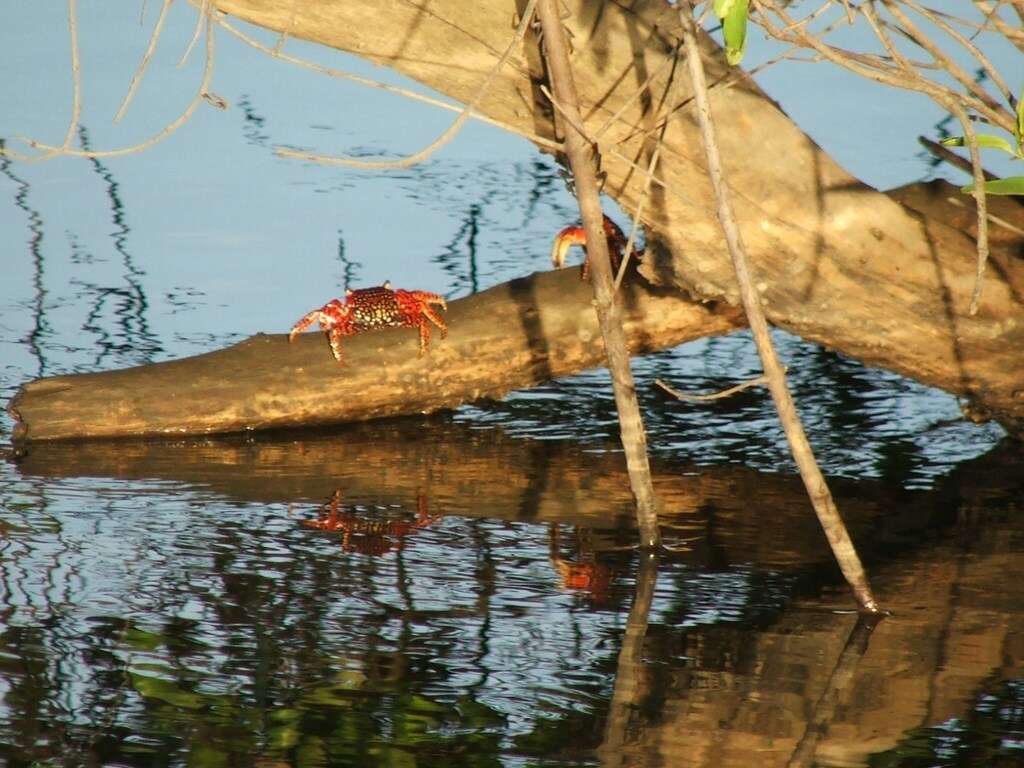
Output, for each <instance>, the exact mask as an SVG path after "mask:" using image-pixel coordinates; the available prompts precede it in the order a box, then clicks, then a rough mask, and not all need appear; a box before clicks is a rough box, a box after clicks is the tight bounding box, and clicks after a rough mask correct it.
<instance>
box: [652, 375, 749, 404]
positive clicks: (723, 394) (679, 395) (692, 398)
mask: <svg viewBox="0 0 1024 768" xmlns="http://www.w3.org/2000/svg"><path fill="white" fill-rule="evenodd" d="M654 383H655V384H657V385H658V386H659V387H661V388H662V389H663V390H665V391H666V392H668V393H669V394H670V395H672V397H674V398H676V399H677V400H683V401H685V402H693V403H705V402H709V401H711V400H724V399H725V398H727V397H732V396H733V395H735V394H737V393H739V392H743V391H744V390H747V389H751V388H753V387H760V386H763V385H765V384H767V383H768V377H767V376H765V375H764V374H762V375H760V376H757V377H755V378H753V379H747V381H744V382H742V383H740V384H736V385H735V386H732V387H729V388H728V389H723V390H721V391H720V392H712V393H711V394H708V395H691V394H688V393H686V392H680V391H679V390H678V389H675V388H673V387H671V386H669V385H668V384H666V383H665V382H664V381H662V380H661V379H655V380H654Z"/></svg>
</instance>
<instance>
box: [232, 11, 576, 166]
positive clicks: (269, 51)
mask: <svg viewBox="0 0 1024 768" xmlns="http://www.w3.org/2000/svg"><path fill="white" fill-rule="evenodd" d="M216 22H217V24H218V25H219V26H220V27H221V28H222V29H223V30H225V31H226V32H227V33H228V34H231V35H234V36H235V37H237V38H238V39H239V40H241V41H242V42H243V43H245V44H246V45H248V46H250V47H252V48H255V49H256V50H258V51H260V52H261V53H265V54H266V55H268V56H273V57H274V58H277V59H280V60H281V61H284V62H287V63H289V64H294V65H295V66H297V67H303V68H305V69H309V70H311V71H313V72H319V73H320V74H322V75H327V76H328V77H334V78H337V79H339V80H348V81H349V82H353V83H357V84H359V85H362V86H365V87H367V88H377V89H379V90H382V91H385V92H386V93H392V94H394V95H396V96H403V97H405V98H407V99H412V100H413V101H420V102H423V103H424V104H430V105H431V106H434V107H440V108H441V109H446V110H448V111H450V112H461V111H462V110H463V107H460V106H458V105H457V104H449V103H448V102H446V101H441V100H440V99H435V98H433V97H431V96H425V95H423V94H422V93H416V92H415V91H410V90H407V89H405V88H399V87H398V86H395V85H388V84H387V83H382V82H380V81H379V80H371V79H369V78H366V77H360V76H359V75H353V74H351V73H350V72H345V71H344V70H341V69H333V68H331V67H325V66H323V65H322V64H314V63H313V62H311V61H306V60H305V59H300V58H299V57H297V56H292V55H290V54H287V53H284V52H279V53H274V49H273V48H269V47H267V46H266V45H263V43H261V42H259V41H258V40H256V39H255V38H253V37H251V36H249V35H247V34H245V32H243V31H242V30H240V29H238V28H237V27H235V26H233V25H232V24H231V23H230V22H228V21H227V20H226V19H223V18H220V17H218V18H217V19H216ZM470 117H471V118H473V119H474V120H479V121H480V122H482V123H487V124H488V125H493V126H495V127H496V128H501V129H502V130H505V131H508V132H509V133H514V134H516V135H517V136H522V137H523V138H524V139H529V140H530V141H532V142H533V143H534V144H538V145H540V146H542V147H546V148H548V149H553V150H556V151H561V149H562V144H561V143H560V142H557V141H552V140H551V139H547V138H545V137H543V136H538V135H537V134H534V133H530V132H529V131H524V130H522V129H520V128H517V127H516V126H514V125H511V124H509V123H505V122H502V121H501V120H495V119H493V118H490V117H487V116H486V115H483V114H481V113H479V112H475V111H472V112H471V113H470Z"/></svg>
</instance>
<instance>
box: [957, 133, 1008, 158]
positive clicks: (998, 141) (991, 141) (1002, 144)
mask: <svg viewBox="0 0 1024 768" xmlns="http://www.w3.org/2000/svg"><path fill="white" fill-rule="evenodd" d="M974 138H976V139H977V140H978V146H979V147H984V148H985V149H1001V150H1003V152H1006V153H1008V154H1011V155H1013V156H1014V157H1017V150H1015V149H1014V148H1013V145H1012V144H1011V143H1010V142H1008V141H1007V140H1006V139H1004V138H1003V137H1002V136H992V135H991V134H988V133H979V134H978V135H977V136H975V137H974ZM941 143H942V146H944V147H963V146H966V144H967V141H966V139H964V137H963V136H951V137H949V138H948V139H943V140H942V142H941Z"/></svg>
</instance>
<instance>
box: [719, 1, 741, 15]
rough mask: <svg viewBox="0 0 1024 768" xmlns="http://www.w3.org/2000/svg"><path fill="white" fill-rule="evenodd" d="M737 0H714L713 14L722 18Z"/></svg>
mask: <svg viewBox="0 0 1024 768" xmlns="http://www.w3.org/2000/svg"><path fill="white" fill-rule="evenodd" d="M737 2H738V0H715V16H717V17H718V18H720V19H724V18H725V17H726V16H727V15H728V14H729V11H730V10H732V7H733V6H734V5H735V4H736V3H737Z"/></svg>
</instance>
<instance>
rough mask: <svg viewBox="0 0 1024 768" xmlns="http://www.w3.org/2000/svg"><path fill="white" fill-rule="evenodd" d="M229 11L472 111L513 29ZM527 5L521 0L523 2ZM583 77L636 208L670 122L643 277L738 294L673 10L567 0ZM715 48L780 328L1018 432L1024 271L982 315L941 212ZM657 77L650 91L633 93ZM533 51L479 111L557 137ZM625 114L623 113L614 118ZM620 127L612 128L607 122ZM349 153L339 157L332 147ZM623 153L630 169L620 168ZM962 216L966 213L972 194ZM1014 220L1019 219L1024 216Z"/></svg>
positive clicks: (445, 9)
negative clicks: (878, 183) (835, 142)
mask: <svg viewBox="0 0 1024 768" xmlns="http://www.w3.org/2000/svg"><path fill="white" fill-rule="evenodd" d="M215 5H216V6H217V7H218V8H220V9H221V10H223V11H224V12H226V13H228V14H230V15H231V16H235V17H238V18H241V19H244V20H246V21H250V22H253V23H255V24H258V25H260V26H263V27H266V28H268V29H272V30H288V31H289V33H290V34H291V35H292V36H294V37H300V38H304V39H307V40H312V41H315V42H319V43H323V44H325V45H329V46H333V47H335V48H339V49H342V50H346V51H351V52H353V53H355V54H357V55H359V56H361V57H364V58H366V59H369V60H370V61H373V62H375V63H378V64H381V65H385V66H388V67H392V68H394V69H396V70H398V71H400V72H403V73H405V74H407V75H409V76H411V77H412V78H414V79H416V80H419V81H420V82H423V83H425V84H427V85H429V86H431V87H432V88H435V89H437V90H439V91H441V92H443V93H445V94H448V95H449V96H451V97H453V98H454V99H457V100H459V101H461V102H468V101H469V100H470V99H471V98H472V97H473V96H474V94H475V93H476V91H477V89H478V88H479V85H480V83H481V82H482V80H483V78H484V77H485V75H486V74H487V72H488V71H489V70H490V69H491V67H492V66H493V65H494V63H495V62H496V60H497V58H498V56H499V55H500V53H501V51H502V50H503V49H504V47H505V46H506V45H507V43H508V41H509V40H510V39H511V35H512V28H511V24H512V21H513V19H512V16H513V14H512V5H511V4H509V3H507V2H505V1H504V0H480V1H478V2H473V3H471V4H470V3H466V2H465V0H436V1H435V2H432V3H430V4H429V5H426V4H422V5H420V4H415V3H409V2H405V1H404V0H324V1H323V2H319V3H316V4H313V5H311V4H308V3H300V4H298V5H296V4H295V3H294V2H292V0H216V1H215ZM517 6H521V3H520V4H517ZM566 7H567V9H568V15H567V18H566V19H565V23H566V25H567V26H568V28H569V30H570V32H571V34H572V39H573V45H574V54H573V66H574V68H575V71H576V73H577V79H578V81H579V83H578V85H579V92H580V99H581V101H582V106H583V111H584V113H585V117H586V127H587V130H588V131H589V132H590V133H592V134H597V133H598V131H599V129H600V128H601V127H602V126H604V125H605V124H606V122H607V123H608V127H607V130H606V131H605V132H604V133H603V134H602V136H601V147H602V150H603V158H604V165H603V170H604V171H605V172H606V174H607V184H606V187H605V189H606V191H607V192H608V193H609V194H610V195H612V196H613V197H615V198H616V199H617V200H618V201H619V202H620V203H622V204H623V205H624V206H625V207H626V208H627V209H632V208H633V207H634V206H635V205H636V203H637V201H638V200H639V198H640V196H641V191H642V189H643V186H644V174H643V172H642V171H641V170H638V169H637V167H634V166H631V165H630V164H628V163H627V162H626V159H629V160H633V161H635V162H636V163H638V164H639V166H641V167H644V168H646V164H647V162H648V158H649V156H650V154H651V153H652V151H653V149H654V146H655V139H656V136H657V134H658V132H659V130H660V128H661V127H662V126H663V125H664V126H666V130H665V133H664V143H663V147H662V152H661V158H662V159H661V163H660V166H659V171H658V174H659V176H660V178H661V179H663V180H664V181H665V182H666V184H667V185H668V188H667V189H666V188H662V187H659V186H657V185H655V187H654V188H653V192H652V194H651V198H650V201H649V203H648V206H647V208H646V211H645V215H644V223H645V224H646V225H647V227H648V231H649V233H650V235H651V237H650V239H651V240H652V241H653V247H652V248H651V256H650V258H649V259H648V262H647V264H646V266H645V267H644V270H643V272H644V274H645V275H646V276H647V277H648V278H649V279H650V280H652V281H653V282H654V283H657V284H661V285H668V286H682V287H684V288H686V289H687V290H689V291H691V292H693V293H694V294H695V295H697V296H700V297H702V298H705V299H710V298H719V297H726V298H727V299H729V300H730V301H733V302H734V301H735V298H736V291H735V286H734V280H733V275H732V267H731V265H730V264H729V260H728V258H727V256H726V253H725V249H724V246H723V241H722V238H721V234H720V231H719V226H718V222H717V220H716V218H715V214H714V210H713V197H712V194H711V189H710V186H709V184H708V182H707V180H706V178H705V172H704V160H703V157H702V151H701V142H700V138H699V136H698V133H697V129H696V125H695V121H694V119H693V115H692V106H691V104H690V96H691V92H690V87H689V83H688V79H687V78H686V77H685V75H684V74H683V73H682V68H681V67H679V66H677V65H676V64H673V63H672V59H673V57H674V56H675V54H676V51H677V49H678V46H679V40H680V35H679V33H678V19H677V16H676V12H675V10H674V9H673V8H671V7H670V6H669V5H668V4H667V3H665V2H663V0H640V1H639V2H635V3H631V4H628V5H626V4H619V3H613V2H603V3H593V2H583V1H582V0H567V2H566ZM706 44H707V46H708V48H707V50H708V61H707V63H706V66H707V67H708V71H709V77H710V78H711V79H712V80H713V81H714V80H715V79H716V78H718V79H719V80H720V81H723V82H724V81H725V80H726V79H731V80H732V83H731V84H730V85H729V86H728V87H714V88H713V90H712V108H713V110H714V111H715V114H716V116H717V119H718V121H719V125H720V132H721V134H722V136H721V138H720V143H721V149H722V152H723V156H724V158H725V164H726V169H725V170H726V176H727V179H728V180H729V183H730V185H731V187H732V193H733V200H734V204H735V206H736V209H737V216H738V219H739V221H740V225H741V228H742V232H743V237H744V240H745V242H746V245H747V247H748V249H749V252H750V254H751V259H752V262H753V271H754V273H755V275H756V276H757V278H758V283H759V287H760V289H761V294H762V298H763V300H764V302H765V305H766V311H767V313H768V316H769V319H770V321H771V322H772V323H774V324H776V325H778V326H780V327H783V328H786V329H787V330H789V331H792V332H793V333H796V334H798V335H800V336H802V337H804V338H807V339H810V340H813V341H817V342H820V343H822V344H824V345H826V346H828V347H830V348H834V349H837V350H840V351H842V352H844V353H846V354H848V355H851V356H853V357H855V358H857V359H859V360H861V361H863V362H864V363H865V364H867V365H871V366H879V367H885V368H889V369H891V370H894V371H897V372H900V373H902V374H905V375H907V376H911V377H913V378H915V379H918V380H920V381H922V382H925V383H927V384H930V385H934V386H937V387H941V388H943V389H946V390H948V391H950V392H954V393H956V394H958V395H961V396H964V397H965V398H967V399H969V400H970V401H971V402H972V404H973V409H974V411H975V413H978V414H979V415H984V414H985V413H990V414H992V415H993V416H995V417H996V418H998V419H999V420H1000V421H1002V422H1003V423H1004V424H1006V425H1007V426H1009V427H1011V429H1017V430H1019V429H1020V428H1021V426H1022V425H1024V353H1022V350H1024V262H1022V260H1021V259H1020V258H1019V256H1018V254H1017V253H1016V252H1015V251H1019V248H1020V242H1019V241H1016V242H1015V243H1013V244H1012V245H1011V247H1010V248H1008V249H997V250H996V251H995V252H994V253H993V256H992V259H991V263H990V266H989V270H988V274H987V277H986V281H985V290H984V295H983V300H982V303H981V309H980V312H979V313H978V314H977V315H976V316H974V317H971V316H969V315H968V313H967V307H968V305H969V302H970V296H971V291H972V289H973V285H974V269H975V267H974V264H975V249H974V242H973V240H972V239H971V238H970V237H969V236H968V235H967V234H966V233H965V232H964V231H961V230H958V229H955V228H953V227H951V226H949V225H948V223H947V221H946V220H945V217H944V216H942V215H939V216H937V217H922V216H921V215H919V214H917V213H915V212H914V211H912V210H909V209H908V208H906V207H904V206H903V205H900V204H899V203H897V202H895V201H894V200H893V199H891V198H889V197H888V196H886V195H885V194H882V193H879V192H877V191H876V190H874V189H872V188H870V187H868V186H866V185H864V184H862V183H860V182H859V181H858V180H857V179H855V178H854V177H852V176H851V175H850V174H848V173H847V172H846V171H844V170H843V169H842V168H841V167H839V165H838V164H836V163H835V162H834V161H833V160H832V159H831V158H830V157H829V156H828V155H827V154H826V153H825V152H823V151H822V150H821V149H820V148H819V147H818V146H817V145H815V143H814V142H813V141H811V140H810V139H809V138H808V137H807V136H806V135H804V134H803V133H802V132H801V131H800V130H799V129H798V128H797V127H796V126H795V125H794V124H793V123H792V122H791V121H790V120H789V119H788V118H787V117H786V115H785V114H783V113H782V112H781V111H780V110H779V109H778V108H777V106H776V105H775V104H774V103H773V102H772V101H771V100H770V99H768V98H767V97H765V96H764V95H763V94H762V93H761V92H760V91H759V90H758V88H757V87H756V86H755V85H754V84H753V83H752V82H750V81H749V80H747V79H745V78H744V77H743V76H742V74H741V73H737V72H736V71H733V72H729V71H728V70H727V69H726V68H725V65H724V63H723V62H722V60H721V58H720V56H719V55H718V52H717V51H716V50H714V47H713V45H712V44H711V43H710V42H707V41H706ZM648 78H650V83H649V85H648V86H647V87H646V88H645V90H644V92H643V93H642V94H641V95H640V97H639V98H636V99H633V100H632V101H630V99H631V97H632V96H633V94H634V92H635V91H636V90H637V89H638V88H639V87H640V86H641V85H643V84H644V83H645V82H646V81H648ZM543 81H544V73H543V70H542V69H541V65H540V60H539V58H538V56H537V53H536V41H535V40H534V39H533V38H532V37H531V36H527V39H526V40H525V41H524V44H523V46H522V50H520V51H516V52H515V53H514V55H513V56H512V59H511V61H510V62H509V63H508V64H507V65H506V66H505V68H504V69H503V70H502V72H501V73H500V75H499V77H497V78H496V80H495V82H494V84H493V85H492V87H491V88H490V90H489V91H488V93H487V95H486V96H485V98H483V99H482V101H481V102H480V108H479V111H480V112H482V113H484V114H486V115H487V116H489V117H492V118H495V119H498V120H502V121H505V122H506V123H509V124H511V125H513V126H516V127H517V128H518V129H519V130H523V131H528V132H531V133H533V134H535V135H541V136H545V137H549V138H550V137H552V136H553V129H552V127H551V120H550V108H549V106H548V104H547V102H546V99H545V98H544V97H543V95H541V93H540V91H539V84H540V83H542V82H543ZM615 115H618V116H617V117H615V118H614V119H612V118H613V117H614V116H615ZM609 121H610V122H609ZM319 149H321V150H323V151H325V152H337V153H344V151H345V149H346V148H345V147H322V148H319ZM624 158H625V159H624ZM968 206H971V203H970V202H969V201H968ZM1018 226H1020V223H1019V222H1018Z"/></svg>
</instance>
